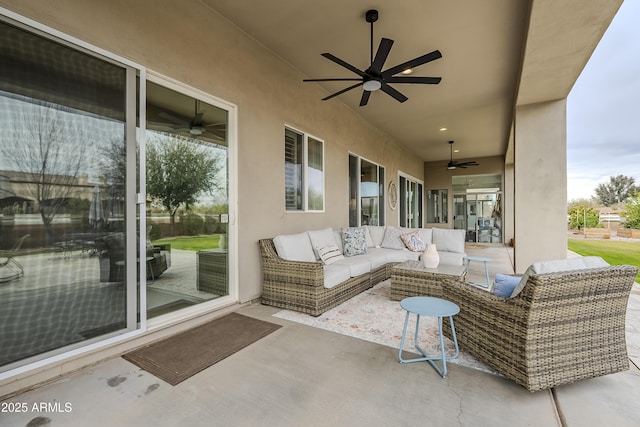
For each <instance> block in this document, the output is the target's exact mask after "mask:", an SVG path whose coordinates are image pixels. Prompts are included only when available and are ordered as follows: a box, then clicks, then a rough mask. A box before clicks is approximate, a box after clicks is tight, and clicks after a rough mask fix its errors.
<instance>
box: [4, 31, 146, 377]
mask: <svg viewBox="0 0 640 427" xmlns="http://www.w3.org/2000/svg"><path fill="white" fill-rule="evenodd" d="M0 51H1V52H2V54H3V55H4V57H3V60H2V67H0V73H1V77H0V371H5V370H8V369H11V368H13V367H16V366H19V365H22V364H25V363H28V362H29V361H34V360H37V359H42V358H45V357H47V356H51V355H54V354H57V353H61V352H62V351H68V350H71V349H73V348H76V347H80V346H82V345H86V344H87V343H89V342H93V341H97V340H99V339H105V338H106V337H109V336H113V335H118V334H122V333H124V332H127V331H131V330H134V329H136V328H137V317H136V307H137V303H138V301H137V296H136V295H137V291H136V289H137V280H136V269H137V266H136V264H135V263H128V262H127V259H135V255H133V256H132V254H135V251H136V234H137V230H136V221H135V215H136V212H135V211H136V209H135V204H133V203H132V204H130V205H129V206H127V204H126V203H125V200H131V201H133V200H135V176H136V167H135V162H136V156H135V153H136V99H137V97H138V93H137V90H136V78H137V74H138V72H137V69H135V68H133V67H132V66H129V65H126V64H123V63H120V62H118V61H116V60H114V59H112V58H106V57H102V56H99V55H96V54H94V53H92V52H90V51H88V50H85V49H81V48H79V47H77V46H74V45H72V44H70V43H68V42H66V41H63V40H59V39H54V38H52V37H49V36H47V35H46V34H44V33H42V32H40V31H38V30H35V29H32V28H29V27H26V26H24V25H22V24H20V23H17V22H13V21H8V20H5V21H2V20H0ZM127 182H129V184H128V185H127Z"/></svg>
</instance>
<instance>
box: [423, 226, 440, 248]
mask: <svg viewBox="0 0 640 427" xmlns="http://www.w3.org/2000/svg"><path fill="white" fill-rule="evenodd" d="M419 231H420V237H422V241H423V242H424V243H426V244H427V245H428V244H429V243H433V230H432V229H431V228H420V229H419ZM437 247H438V246H437V245H436V248H437Z"/></svg>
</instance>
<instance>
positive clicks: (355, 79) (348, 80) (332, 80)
mask: <svg viewBox="0 0 640 427" xmlns="http://www.w3.org/2000/svg"><path fill="white" fill-rule="evenodd" d="M359 80H362V79H358V78H353V79H304V80H302V81H303V82H355V81H359Z"/></svg>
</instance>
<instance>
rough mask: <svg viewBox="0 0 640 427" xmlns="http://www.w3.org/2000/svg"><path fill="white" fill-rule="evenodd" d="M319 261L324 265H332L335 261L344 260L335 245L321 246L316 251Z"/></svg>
mask: <svg viewBox="0 0 640 427" xmlns="http://www.w3.org/2000/svg"><path fill="white" fill-rule="evenodd" d="M317 251H318V255H320V259H321V260H322V262H323V263H325V265H329V264H333V263H334V262H336V261H339V260H341V259H344V256H343V255H342V252H340V249H339V248H338V246H336V245H328V246H323V247H321V248H318V249H317Z"/></svg>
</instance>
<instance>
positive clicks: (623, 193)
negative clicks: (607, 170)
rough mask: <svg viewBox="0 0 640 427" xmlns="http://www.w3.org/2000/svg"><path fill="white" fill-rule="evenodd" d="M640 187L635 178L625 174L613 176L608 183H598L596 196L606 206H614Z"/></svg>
mask: <svg viewBox="0 0 640 427" xmlns="http://www.w3.org/2000/svg"><path fill="white" fill-rule="evenodd" d="M639 190H640V187H638V186H636V185H635V179H634V178H631V177H628V176H624V175H618V176H611V177H609V182H608V183H606V184H598V186H597V187H596V189H595V192H596V196H597V198H598V200H600V203H602V204H603V205H604V206H612V205H615V204H617V203H622V202H624V201H625V200H627V198H628V197H629V196H630V195H632V194H634V193H635V192H637V191H639Z"/></svg>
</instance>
